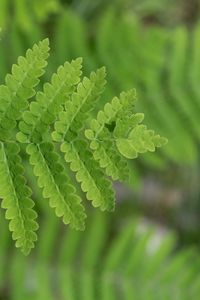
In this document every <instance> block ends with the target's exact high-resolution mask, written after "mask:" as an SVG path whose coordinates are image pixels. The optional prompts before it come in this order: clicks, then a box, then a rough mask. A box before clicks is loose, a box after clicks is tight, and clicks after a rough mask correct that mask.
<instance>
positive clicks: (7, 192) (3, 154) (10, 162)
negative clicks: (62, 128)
mask: <svg viewBox="0 0 200 300" xmlns="http://www.w3.org/2000/svg"><path fill="white" fill-rule="evenodd" d="M19 151H20V147H19V145H18V144H16V143H14V142H10V143H8V142H7V143H3V142H1V143H0V176H1V185H0V196H1V197H2V198H3V201H2V203H1V206H2V208H4V209H6V219H8V220H11V221H10V224H9V229H10V231H12V232H13V233H12V237H13V240H16V247H20V248H21V249H22V252H23V253H24V254H28V253H29V252H30V250H31V248H33V247H34V242H35V241H36V240H37V235H36V233H35V231H36V230H37V229H38V224H37V222H36V221H35V219H36V217H37V214H36V212H35V211H34V210H33V206H34V202H33V201H32V200H31V199H30V195H31V190H30V188H28V186H27V185H26V179H25V177H24V169H23V166H22V162H21V158H20V156H19Z"/></svg>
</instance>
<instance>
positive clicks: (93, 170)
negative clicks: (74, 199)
mask: <svg viewBox="0 0 200 300" xmlns="http://www.w3.org/2000/svg"><path fill="white" fill-rule="evenodd" d="M87 148H88V145H87V143H86V142H85V141H83V140H76V141H74V142H71V143H68V142H64V143H62V145H61V151H62V152H64V153H65V160H66V162H69V163H70V168H71V170H72V171H73V172H76V173H77V174H76V179H77V181H78V182H80V183H81V188H82V190H83V191H84V192H85V193H86V197H87V199H88V200H91V201H92V204H93V206H94V207H100V209H101V210H103V211H104V210H108V211H112V210H113V209H114V191H113V189H112V185H111V182H110V181H109V180H108V179H107V178H105V176H104V174H103V172H102V170H101V169H100V168H99V166H98V164H97V163H96V162H95V161H94V160H93V155H92V153H91V151H89V150H88V149H87Z"/></svg>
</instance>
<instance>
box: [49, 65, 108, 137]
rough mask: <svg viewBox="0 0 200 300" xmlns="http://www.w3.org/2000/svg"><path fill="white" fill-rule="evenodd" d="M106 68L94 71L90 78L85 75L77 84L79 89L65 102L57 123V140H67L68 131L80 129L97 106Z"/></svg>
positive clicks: (55, 135)
mask: <svg viewBox="0 0 200 300" xmlns="http://www.w3.org/2000/svg"><path fill="white" fill-rule="evenodd" d="M105 83H106V81H105V68H101V69H99V70H97V72H96V73H95V72H92V73H91V74H90V78H87V77H84V78H83V81H82V82H81V83H79V85H78V86H77V91H76V93H74V94H73V95H72V98H71V100H70V101H68V102H67V103H66V104H65V111H64V112H61V113H60V114H59V121H57V122H56V123H55V131H54V132H53V133H52V137H53V139H54V140H55V141H57V142H62V141H64V140H67V139H68V138H67V133H68V131H69V130H70V129H71V131H77V132H78V131H79V130H80V129H81V128H82V127H83V124H82V123H83V120H84V122H85V121H86V120H87V119H88V117H89V112H91V111H92V110H93V109H94V108H95V104H96V102H97V101H98V99H99V97H100V95H101V94H102V92H103V90H104V86H105Z"/></svg>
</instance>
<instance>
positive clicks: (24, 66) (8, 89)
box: [0, 39, 49, 139]
mask: <svg viewBox="0 0 200 300" xmlns="http://www.w3.org/2000/svg"><path fill="white" fill-rule="evenodd" d="M48 45H49V41H48V39H45V40H43V41H42V42H40V43H39V44H38V45H36V44H35V45H34V46H33V49H32V50H31V49H29V50H27V52H26V57H22V56H20V57H19V58H18V65H13V67H12V74H8V75H7V76H6V79H5V83H6V85H1V86H0V103H1V104H0V138H1V139H5V138H9V137H10V135H11V131H12V129H13V128H15V127H16V120H18V119H19V118H20V117H21V113H22V111H23V110H25V109H26V108H27V106H28V101H27V100H28V99H30V98H31V97H33V96H34V95H35V90H34V87H35V86H36V85H37V84H38V83H39V79H38V78H39V77H40V76H42V74H43V73H44V70H43V69H44V67H45V66H46V64H47V63H46V59H47V57H48V51H49V47H48Z"/></svg>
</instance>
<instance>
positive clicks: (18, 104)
mask: <svg viewBox="0 0 200 300" xmlns="http://www.w3.org/2000/svg"><path fill="white" fill-rule="evenodd" d="M48 50H49V48H48V40H44V41H43V42H40V43H39V45H38V46H37V45H35V46H34V47H33V49H32V50H28V51H27V52H26V57H25V58H23V57H20V58H19V60H18V65H14V67H13V69H12V75H7V77H6V84H7V85H3V86H1V87H0V99H1V100H2V101H1V104H0V143H1V146H2V149H1V151H2V153H1V155H2V158H1V165H2V176H3V173H5V174H6V172H7V171H6V170H7V169H6V167H8V170H9V174H7V176H5V178H4V181H5V182H4V184H3V188H2V198H3V202H2V203H3V204H2V205H3V207H5V208H6V209H8V212H7V217H8V218H12V219H13V220H11V222H10V224H11V225H10V229H11V230H12V231H13V238H14V239H17V243H16V244H17V246H18V247H19V246H21V247H22V250H23V252H25V253H28V252H29V251H30V249H31V248H32V247H33V243H34V241H35V240H36V235H35V233H34V231H35V230H36V229H37V223H36V222H35V221H34V218H35V216H36V215H35V213H34V211H33V210H31V208H32V206H31V205H33V203H32V201H31V200H30V199H29V197H30V192H29V189H28V187H27V186H26V182H25V179H24V177H23V170H22V169H21V167H20V166H21V158H20V156H19V153H18V152H19V149H20V147H19V145H20V144H18V143H16V139H17V140H18V142H19V143H23V144H26V152H27V154H28V155H29V157H30V160H29V161H30V164H31V165H33V173H34V175H35V176H36V177H37V178H38V180H37V185H38V186H39V187H40V188H41V189H42V196H43V198H47V199H48V200H49V204H50V207H52V208H54V209H55V213H56V215H57V216H58V217H62V219H63V222H64V223H65V224H70V226H71V227H73V228H75V229H80V230H82V229H84V221H85V217H86V215H85V212H84V207H83V206H82V203H81V199H80V197H79V196H78V195H77V192H76V188H75V184H74V183H73V181H72V180H71V177H70V174H68V172H70V170H69V169H68V172H67V166H66V165H65V162H67V163H69V166H70V169H71V170H72V171H73V172H75V173H76V175H75V178H76V180H77V182H78V183H80V186H81V189H82V190H83V192H85V194H86V198H87V199H88V200H90V201H91V202H92V205H93V206H94V207H99V208H100V209H101V210H102V211H104V210H107V211H112V210H113V209H114V206H115V193H114V190H113V187H112V182H111V180H110V178H107V176H109V177H112V179H113V180H118V179H120V180H122V181H126V180H128V179H129V167H128V163H127V160H126V158H133V157H135V156H136V155H135V152H134V151H137V152H142V153H143V152H146V151H154V150H155V147H156V146H161V145H162V144H164V140H163V139H162V138H160V137H159V136H156V135H154V133H153V131H151V130H147V129H146V127H145V126H144V125H138V124H139V123H140V122H141V121H142V119H143V115H142V114H135V113H134V109H135V101H136V95H135V90H130V91H128V92H126V93H124V92H123V93H121V94H120V96H119V98H117V97H115V98H113V100H112V101H111V103H107V104H106V105H105V106H104V108H103V110H100V111H99V112H98V113H97V118H96V119H92V117H93V114H94V111H96V104H97V101H98V100H99V98H100V96H101V94H102V93H103V91H104V87H105V83H106V81H105V75H106V71H105V68H104V67H103V68H101V69H98V70H97V71H96V72H91V74H90V76H89V78H87V77H83V79H82V81H81V82H80V77H81V74H82V71H81V68H82V59H81V58H78V59H76V60H72V62H71V63H68V62H66V63H65V64H64V65H63V66H61V67H59V68H58V70H57V73H55V74H53V75H52V78H51V81H50V83H46V84H44V87H43V91H42V92H37V94H36V99H34V100H33V101H30V104H29V102H28V100H29V99H31V98H32V97H33V96H34V95H35V93H36V91H35V89H34V88H35V87H36V85H37V84H38V83H39V77H40V76H41V75H42V74H43V68H44V67H45V65H46V58H47V56H48ZM89 125H90V128H88V127H89ZM17 128H19V130H20V131H19V132H18V133H17V135H16V131H17ZM53 128H54V131H53V132H52V129H53ZM4 145H6V147H5V149H6V151H7V149H8V151H7V152H4V148H3V146H4ZM7 145H12V147H11V146H7ZM58 149H59V150H58ZM133 149H134V150H133ZM60 151H61V152H63V153H64V159H65V161H63V159H61V153H60ZM133 153H134V155H133ZM6 155H7V156H6ZM5 157H7V160H5ZM14 159H15V160H16V162H17V165H16V166H15V167H14V166H13V161H14ZM18 169H19V170H18ZM18 173H19V174H18ZM18 177H19V178H18ZM18 181H19V185H20V184H21V189H20V187H18V186H15V183H16V182H18ZM7 182H8V183H7ZM6 183H7V184H6ZM5 186H8V187H9V190H7V189H8V187H6V188H5ZM18 189H19V191H18ZM0 196H1V194H0ZM20 196H22V197H23V196H24V197H25V199H28V200H29V201H28V200H27V201H28V202H27V203H28V204H27V207H26V206H25V208H24V206H23V203H24V202H23V201H22V200H20ZM9 197H10V198H9ZM10 199H11V200H12V202H11V200H10ZM29 206H30V207H29ZM13 211H14V213H15V214H13ZM18 215H19V217H18ZM29 215H30V216H29ZM18 223H19V224H18ZM27 224H28V225H27ZM29 224H30V226H29ZM27 227H28V228H27Z"/></svg>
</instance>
